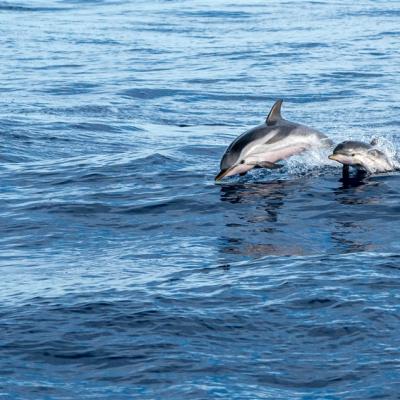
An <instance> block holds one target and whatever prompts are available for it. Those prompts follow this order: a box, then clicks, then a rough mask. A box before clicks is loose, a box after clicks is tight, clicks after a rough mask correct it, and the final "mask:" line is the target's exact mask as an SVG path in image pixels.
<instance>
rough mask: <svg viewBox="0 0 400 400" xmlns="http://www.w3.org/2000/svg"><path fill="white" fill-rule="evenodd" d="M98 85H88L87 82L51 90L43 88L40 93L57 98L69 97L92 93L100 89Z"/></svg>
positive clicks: (60, 86) (54, 87)
mask: <svg viewBox="0 0 400 400" xmlns="http://www.w3.org/2000/svg"><path fill="white" fill-rule="evenodd" d="M98 87H99V85H98V84H94V83H87V82H76V83H74V84H71V85H59V86H53V87H51V88H43V89H41V90H40V91H41V92H43V93H49V94H53V95H56V96H65V95H67V96H69V95H75V94H86V93H91V92H92V91H93V90H94V89H96V88H98Z"/></svg>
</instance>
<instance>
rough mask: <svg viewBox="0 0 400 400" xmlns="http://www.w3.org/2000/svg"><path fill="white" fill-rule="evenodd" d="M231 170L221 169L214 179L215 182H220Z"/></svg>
mask: <svg viewBox="0 0 400 400" xmlns="http://www.w3.org/2000/svg"><path fill="white" fill-rule="evenodd" d="M231 169H232V168H228V169H221V171H220V172H219V174H218V175H217V176H216V177H215V182H218V181H220V180H221V179H222V178H223V177H224V176H225V175H226V174H227V173H228V172H229V171H230V170H231Z"/></svg>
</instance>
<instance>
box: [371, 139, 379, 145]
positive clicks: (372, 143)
mask: <svg viewBox="0 0 400 400" xmlns="http://www.w3.org/2000/svg"><path fill="white" fill-rule="evenodd" d="M378 143H379V140H378V138H373V139H372V140H371V143H370V145H371V146H376V145H377V144H378Z"/></svg>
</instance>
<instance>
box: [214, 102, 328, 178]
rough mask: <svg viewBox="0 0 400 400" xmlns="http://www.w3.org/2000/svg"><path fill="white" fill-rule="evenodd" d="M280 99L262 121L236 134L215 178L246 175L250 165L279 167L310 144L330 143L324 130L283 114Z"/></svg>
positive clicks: (321, 145)
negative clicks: (302, 123) (292, 120)
mask: <svg viewBox="0 0 400 400" xmlns="http://www.w3.org/2000/svg"><path fill="white" fill-rule="evenodd" d="M282 103H283V100H277V101H276V102H275V104H274V105H273V106H272V108H271V110H270V112H269V114H268V117H267V118H266V120H265V122H264V123H263V124H261V125H258V126H256V127H254V128H252V129H250V130H248V131H246V132H244V133H242V134H241V135H240V136H238V137H237V138H236V139H235V140H234V141H233V142H232V143H231V144H230V145H229V147H228V148H227V149H226V151H225V153H224V155H223V156H222V159H221V164H220V172H219V174H218V175H217V176H216V177H215V180H216V181H219V180H221V179H222V178H224V177H228V176H232V175H237V174H239V175H245V174H246V173H247V172H248V171H250V170H251V169H252V168H269V169H275V168H281V167H282V165H279V164H277V163H276V162H277V161H280V160H285V159H287V158H289V157H291V156H293V155H295V154H299V153H301V152H303V151H304V150H307V149H310V148H312V147H328V146H332V145H333V143H332V141H331V140H330V139H329V138H328V137H327V136H326V135H324V134H323V133H321V132H318V131H317V130H315V129H312V128H309V127H308V126H305V125H301V124H298V123H295V122H289V121H287V120H285V119H283V118H282V116H281V107H282Z"/></svg>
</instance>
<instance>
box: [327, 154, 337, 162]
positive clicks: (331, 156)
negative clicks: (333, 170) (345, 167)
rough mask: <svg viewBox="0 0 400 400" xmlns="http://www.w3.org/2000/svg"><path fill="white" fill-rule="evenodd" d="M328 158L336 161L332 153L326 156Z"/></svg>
mask: <svg viewBox="0 0 400 400" xmlns="http://www.w3.org/2000/svg"><path fill="white" fill-rule="evenodd" d="M328 158H329V159H330V160H333V161H336V157H335V155H334V154H331V155H330V156H328Z"/></svg>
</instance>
